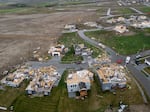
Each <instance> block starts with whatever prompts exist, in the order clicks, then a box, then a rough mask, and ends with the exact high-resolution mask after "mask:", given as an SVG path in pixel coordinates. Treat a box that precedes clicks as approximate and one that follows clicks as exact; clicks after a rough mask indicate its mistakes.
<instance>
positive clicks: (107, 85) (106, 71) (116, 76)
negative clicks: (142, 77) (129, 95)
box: [96, 64, 127, 91]
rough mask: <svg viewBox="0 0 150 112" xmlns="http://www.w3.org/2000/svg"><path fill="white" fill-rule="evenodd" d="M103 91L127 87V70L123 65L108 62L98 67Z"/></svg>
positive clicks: (97, 70)
mask: <svg viewBox="0 0 150 112" xmlns="http://www.w3.org/2000/svg"><path fill="white" fill-rule="evenodd" d="M96 72H97V76H98V78H99V81H100V84H101V88H102V90H103V91H106V90H109V91H111V90H112V89H114V88H116V87H117V88H124V87H126V83H127V79H126V72H125V69H124V67H123V66H121V65H117V64H108V65H104V66H101V67H99V68H98V69H96Z"/></svg>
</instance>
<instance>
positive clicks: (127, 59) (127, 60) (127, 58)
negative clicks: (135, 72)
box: [125, 56, 131, 64]
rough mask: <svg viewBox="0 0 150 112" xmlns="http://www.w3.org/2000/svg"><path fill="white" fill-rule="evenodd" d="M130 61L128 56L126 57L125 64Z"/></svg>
mask: <svg viewBox="0 0 150 112" xmlns="http://www.w3.org/2000/svg"><path fill="white" fill-rule="evenodd" d="M130 59H131V57H130V56H127V57H126V60H125V62H126V64H128V63H129V62H130Z"/></svg>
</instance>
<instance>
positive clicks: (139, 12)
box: [130, 7, 144, 14]
mask: <svg viewBox="0 0 150 112" xmlns="http://www.w3.org/2000/svg"><path fill="white" fill-rule="evenodd" d="M130 9H131V10H133V11H135V12H137V13H138V14H144V13H143V12H141V11H139V10H137V9H135V8H133V7H130Z"/></svg>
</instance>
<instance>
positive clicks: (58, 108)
mask: <svg viewBox="0 0 150 112" xmlns="http://www.w3.org/2000/svg"><path fill="white" fill-rule="evenodd" d="M67 74H68V72H67V71H65V72H64V74H63V77H62V79H61V81H60V83H59V85H58V87H55V88H53V90H52V93H51V95H50V96H47V97H39V98H30V97H29V96H26V95H24V94H21V95H20V96H19V97H18V98H17V99H16V100H15V102H14V103H13V105H14V111H15V112H103V111H104V110H105V109H106V108H107V107H108V105H110V104H112V105H113V107H117V106H118V103H119V101H120V100H122V101H123V102H124V103H126V104H129V105H132V104H141V103H143V101H142V97H141V96H140V93H139V91H138V89H137V87H136V85H135V83H134V82H133V81H131V80H129V82H128V84H129V85H130V86H131V89H125V90H117V91H116V95H113V94H112V93H110V92H105V93H103V92H102V91H101V88H100V85H99V82H98V79H97V77H96V76H95V81H94V82H93V83H92V87H91V91H89V92H88V94H89V96H88V98H87V99H85V100H76V99H74V98H68V94H67V88H66V83H65V79H66V76H67ZM131 94H132V96H131ZM133 96H134V97H133Z"/></svg>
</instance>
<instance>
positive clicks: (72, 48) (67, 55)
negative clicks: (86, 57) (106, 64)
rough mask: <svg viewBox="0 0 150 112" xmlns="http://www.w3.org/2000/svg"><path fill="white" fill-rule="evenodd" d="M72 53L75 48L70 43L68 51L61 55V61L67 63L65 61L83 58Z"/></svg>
mask: <svg viewBox="0 0 150 112" xmlns="http://www.w3.org/2000/svg"><path fill="white" fill-rule="evenodd" d="M74 54H75V50H74V46H73V45H72V46H71V47H70V48H69V51H68V52H67V53H66V54H65V56H63V57H62V59H61V61H62V62H64V63H67V62H77V61H82V60H83V57H82V56H80V55H74Z"/></svg>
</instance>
